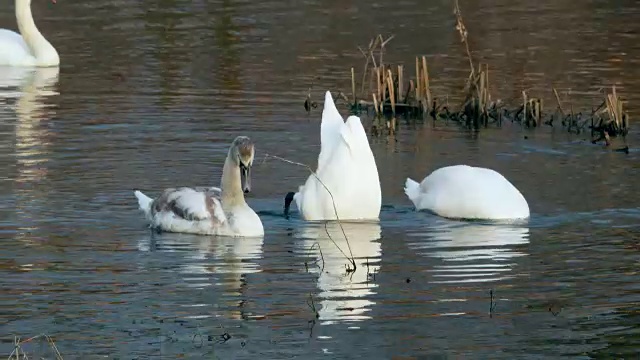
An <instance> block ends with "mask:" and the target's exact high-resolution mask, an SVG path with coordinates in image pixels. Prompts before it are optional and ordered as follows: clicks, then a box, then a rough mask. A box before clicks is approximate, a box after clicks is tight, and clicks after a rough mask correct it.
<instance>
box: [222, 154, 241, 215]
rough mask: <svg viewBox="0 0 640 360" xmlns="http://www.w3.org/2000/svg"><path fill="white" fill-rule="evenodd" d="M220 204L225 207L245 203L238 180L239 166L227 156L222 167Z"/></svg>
mask: <svg viewBox="0 0 640 360" xmlns="http://www.w3.org/2000/svg"><path fill="white" fill-rule="evenodd" d="M221 183H222V184H221V185H222V206H223V207H225V208H229V207H233V206H237V205H243V204H246V202H245V201H244V193H243V192H242V184H241V181H240V166H238V164H236V162H235V161H234V160H233V159H232V158H231V154H229V155H228V156H227V159H226V160H225V162H224V167H223V168H222V181H221Z"/></svg>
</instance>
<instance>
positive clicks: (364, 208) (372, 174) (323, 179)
mask: <svg viewBox="0 0 640 360" xmlns="http://www.w3.org/2000/svg"><path fill="white" fill-rule="evenodd" d="M316 175H317V177H316V176H315V175H313V174H311V175H310V176H309V178H308V179H307V181H306V182H305V184H304V185H302V186H300V187H299V189H298V192H296V193H294V192H290V193H288V194H287V196H286V198H285V208H284V212H285V216H288V214H289V207H290V204H291V202H292V201H295V202H296V205H297V206H298V211H299V212H300V213H301V215H302V218H303V219H305V220H307V221H316V220H336V212H337V214H338V217H339V218H340V220H377V219H378V217H379V216H380V207H381V206H382V194H381V190H380V179H379V177H378V168H377V167H376V161H375V158H374V157H373V153H372V152H371V148H370V147H369V140H368V139H367V134H366V132H365V130H364V127H363V126H362V123H361V122H360V118H359V117H357V116H349V117H348V118H347V121H346V122H345V121H344V119H343V118H342V116H341V115H340V113H339V112H338V109H337V108H336V105H335V103H334V102H333V97H332V96H331V93H330V92H329V91H327V92H326V94H325V100H324V109H323V110H322V123H321V125H320V155H319V156H318V168H317V170H316ZM318 179H320V180H318ZM323 184H324V185H323ZM325 186H326V188H325ZM327 189H329V191H327ZM329 192H331V194H330V193H329ZM332 195H333V201H332ZM334 203H335V208H334Z"/></svg>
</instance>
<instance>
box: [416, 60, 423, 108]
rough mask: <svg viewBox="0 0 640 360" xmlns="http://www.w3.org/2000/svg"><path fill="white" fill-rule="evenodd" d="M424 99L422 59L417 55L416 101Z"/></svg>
mask: <svg viewBox="0 0 640 360" xmlns="http://www.w3.org/2000/svg"><path fill="white" fill-rule="evenodd" d="M420 99H422V81H420V60H418V57H417V56H416V101H419V100H420Z"/></svg>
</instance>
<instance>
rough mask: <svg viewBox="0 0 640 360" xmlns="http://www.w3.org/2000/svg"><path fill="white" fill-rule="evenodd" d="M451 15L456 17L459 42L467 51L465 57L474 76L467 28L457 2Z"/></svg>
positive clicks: (456, 1) (456, 0)
mask: <svg viewBox="0 0 640 360" xmlns="http://www.w3.org/2000/svg"><path fill="white" fill-rule="evenodd" d="M453 13H454V14H455V16H456V30H458V33H459V34H460V41H461V42H462V43H464V46H465V49H466V50H467V57H468V58H469V67H470V68H471V77H472V78H473V75H474V74H475V69H474V66H473V58H472V57H471V51H470V50H469V41H468V35H469V33H468V32H467V28H466V27H465V26H464V22H463V20H462V12H461V11H460V5H459V4H458V0H455V4H454V9H453Z"/></svg>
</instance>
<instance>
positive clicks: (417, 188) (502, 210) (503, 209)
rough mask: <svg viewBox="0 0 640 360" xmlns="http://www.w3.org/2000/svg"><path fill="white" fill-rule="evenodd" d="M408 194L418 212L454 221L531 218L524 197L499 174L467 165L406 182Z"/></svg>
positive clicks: (405, 190) (437, 171) (441, 169)
mask: <svg viewBox="0 0 640 360" xmlns="http://www.w3.org/2000/svg"><path fill="white" fill-rule="evenodd" d="M404 192H405V194H407V196H408V197H409V199H410V200H411V201H412V202H413V205H414V206H415V207H416V209H417V210H429V211H431V212H433V213H435V214H436V215H439V216H442V217H445V218H452V219H469V220H473V219H477V220H515V219H527V218H529V205H528V204H527V201H526V200H525V198H524V196H522V194H521V193H520V191H518V189H516V188H515V186H513V185H512V184H511V183H510V182H509V181H508V180H507V179H506V178H505V177H504V176H502V175H501V174H500V173H498V172H496V171H494V170H491V169H486V168H480V167H473V166H468V165H454V166H446V167H443V168H440V169H437V170H435V171H434V172H432V173H431V174H430V175H429V176H427V177H426V178H424V180H422V182H421V183H418V182H416V181H414V180H412V179H410V178H407V181H406V183H405V188H404Z"/></svg>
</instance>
